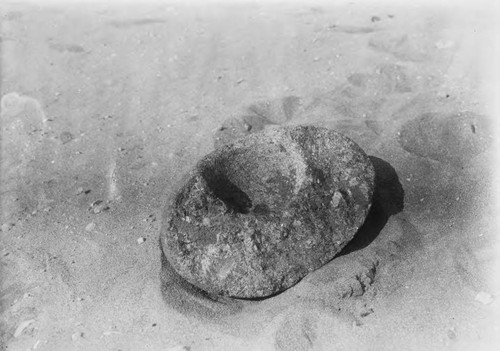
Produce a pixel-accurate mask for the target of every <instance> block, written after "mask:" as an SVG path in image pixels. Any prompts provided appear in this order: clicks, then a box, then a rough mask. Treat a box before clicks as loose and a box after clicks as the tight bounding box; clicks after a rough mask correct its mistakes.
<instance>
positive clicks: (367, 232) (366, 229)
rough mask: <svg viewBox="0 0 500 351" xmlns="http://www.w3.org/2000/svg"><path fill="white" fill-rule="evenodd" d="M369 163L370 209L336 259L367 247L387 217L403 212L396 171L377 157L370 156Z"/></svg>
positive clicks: (402, 192) (401, 188) (401, 190)
mask: <svg viewBox="0 0 500 351" xmlns="http://www.w3.org/2000/svg"><path fill="white" fill-rule="evenodd" d="M370 161H372V164H373V167H374V168H375V191H374V193H373V201H372V207H371V209H370V212H369V213H368V216H367V217H366V220H365V223H364V224H363V225H362V226H361V228H359V230H358V232H357V233H356V235H355V236H354V238H353V239H352V240H351V241H350V242H349V244H347V245H346V246H345V247H344V249H343V250H342V251H341V252H340V253H339V254H338V255H337V256H336V257H339V256H343V255H347V254H349V253H351V252H353V251H357V250H361V249H363V248H365V247H367V246H368V245H369V244H370V243H371V242H372V241H373V240H375V238H376V237H377V236H378V235H379V234H380V232H381V231H382V229H383V228H384V226H385V224H386V223H387V220H388V219H389V217H390V216H393V215H395V214H397V213H399V212H401V211H402V210H403V207H404V190H403V186H402V185H401V183H400V181H399V177H398V175H397V173H396V170H395V169H394V168H393V167H392V166H391V165H390V164H389V162H386V161H384V160H382V159H380V158H378V157H375V156H370Z"/></svg>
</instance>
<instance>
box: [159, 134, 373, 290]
mask: <svg viewBox="0 0 500 351" xmlns="http://www.w3.org/2000/svg"><path fill="white" fill-rule="evenodd" d="M374 177H375V172H374V169H373V166H372V164H371V162H370V160H369V158H368V157H367V156H366V154H365V153H364V152H363V150H361V148H360V147H359V146H357V145H356V144H355V143H354V142H353V141H351V140H350V139H348V138H346V137H345V136H343V135H341V134H339V133H337V132H334V131H332V130H328V129H324V128H316V127H312V126H299V127H287V128H274V129H270V130H267V131H265V132H262V133H257V134H252V135H250V136H247V137H245V138H242V139H239V140H237V141H236V142H234V143H233V144H229V145H225V146H223V147H221V148H219V149H217V150H215V151H214V152H212V153H210V154H209V155H207V156H206V157H204V158H203V159H202V160H201V161H200V162H199V163H198V164H197V165H196V166H195V168H194V169H193V170H192V171H191V172H190V173H189V175H188V176H187V178H186V179H185V181H184V183H183V184H182V186H181V187H180V189H179V190H178V192H177V193H176V194H175V196H174V198H173V200H172V202H171V204H170V205H169V206H167V208H166V209H165V211H164V215H163V225H162V230H161V234H160V236H161V245H162V249H163V251H164V253H165V255H166V257H167V259H168V261H169V262H170V264H171V265H172V267H173V268H174V269H175V270H176V271H177V272H178V273H179V274H180V275H181V276H182V277H183V278H185V279H186V280H187V281H188V282H190V283H191V284H193V285H195V286H197V287H199V288H201V289H203V290H204V291H206V292H209V293H211V294H217V295H225V296H231V297H238V298H257V297H265V296H269V295H272V294H275V293H278V292H280V291H282V290H284V289H286V288H288V287H290V286H292V285H293V284H295V283H296V282H297V281H299V280H300V279H301V278H303V277H304V276H305V275H307V274H308V273H309V272H312V271H314V270H315V269H317V268H319V267H321V266H322V265H324V264H325V263H327V262H328V261H330V260H331V259H332V258H333V257H334V256H335V255H336V254H337V253H338V252H339V251H340V250H341V249H342V248H343V247H344V246H345V245H346V244H347V243H348V242H349V241H350V240H351V239H352V238H353V236H354V234H355V233H356V231H357V230H358V228H359V227H360V226H361V225H362V224H363V222H364V220H365V217H366V215H367V214H368V211H369V209H370V206H371V200H372V194H373V190H374V189H373V188H374Z"/></svg>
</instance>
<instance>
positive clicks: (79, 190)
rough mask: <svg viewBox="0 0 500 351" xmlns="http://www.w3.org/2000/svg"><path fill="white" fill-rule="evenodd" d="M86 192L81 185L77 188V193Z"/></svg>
mask: <svg viewBox="0 0 500 351" xmlns="http://www.w3.org/2000/svg"><path fill="white" fill-rule="evenodd" d="M83 192H84V190H83V188H82V187H79V188H78V189H76V195H80V194H82V193H83Z"/></svg>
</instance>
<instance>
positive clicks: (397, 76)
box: [214, 64, 422, 148]
mask: <svg viewBox="0 0 500 351" xmlns="http://www.w3.org/2000/svg"><path fill="white" fill-rule="evenodd" d="M421 88H422V87H421V85H420V84H419V83H417V81H416V79H415V78H414V77H413V76H412V74H411V73H410V72H409V70H408V69H407V68H406V67H404V66H402V65H397V64H381V65H379V66H377V67H376V69H375V70H374V71H373V72H355V73H353V74H351V75H350V76H349V77H348V78H347V81H346V82H345V83H344V84H341V85H339V86H338V87H336V88H335V89H333V90H331V91H328V92H326V93H322V94H319V95H316V96H311V97H298V96H285V97H282V98H278V99H274V100H265V101H258V102H255V103H253V104H250V105H249V106H246V107H245V108H244V109H243V111H242V112H241V113H240V114H239V116H236V117H231V118H228V119H226V120H225V121H224V122H223V123H222V125H221V127H220V128H218V130H217V131H216V133H215V135H214V146H215V148H218V147H220V146H222V145H225V144H228V143H230V142H232V141H234V140H236V139H238V138H241V137H244V136H246V135H249V134H252V133H256V132H259V131H261V130H263V129H264V128H266V127H268V126H272V125H294V124H314V125H318V126H324V127H328V128H334V129H337V130H339V131H340V132H343V133H345V134H346V135H347V136H349V137H351V138H353V139H354V140H355V141H357V142H361V146H362V147H363V146H364V145H363V143H362V141H364V140H367V139H368V138H369V137H371V138H372V139H373V138H374V137H376V136H377V135H379V134H380V133H381V132H382V131H383V129H384V126H383V121H384V119H386V118H387V117H386V116H390V115H391V109H395V108H399V107H400V106H399V105H397V104H394V101H400V100H403V99H404V97H406V96H407V95H405V94H408V93H413V92H416V91H418V90H420V89H421ZM388 102H390V103H388ZM384 104H385V105H387V106H384ZM392 112H394V111H392Z"/></svg>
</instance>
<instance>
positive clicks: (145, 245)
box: [0, 2, 500, 351]
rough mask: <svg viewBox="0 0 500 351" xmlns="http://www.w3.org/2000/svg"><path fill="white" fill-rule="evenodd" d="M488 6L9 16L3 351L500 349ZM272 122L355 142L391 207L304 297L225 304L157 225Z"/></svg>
mask: <svg viewBox="0 0 500 351" xmlns="http://www.w3.org/2000/svg"><path fill="white" fill-rule="evenodd" d="M492 3H493V2H484V3H482V2H479V3H477V2H470V3H469V4H466V6H457V5H456V4H455V5H453V4H452V5H450V4H440V5H438V4H431V3H428V4H423V3H418V2H412V3H409V2H404V4H400V5H397V4H396V3H395V2H388V3H380V2H373V3H371V4H370V3H345V2H344V3H339V4H337V5H331V4H327V3H314V4H309V3H307V4H306V3H305V2H303V3H283V4H264V3H252V4H246V5H245V4H238V5H228V4H226V5H218V6H215V5H213V4H205V5H203V4H201V3H195V4H191V5H187V4H181V3H175V2H170V3H151V4H147V5H139V4H138V3H135V4H134V3H132V4H128V5H127V6H125V5H119V4H105V3H103V4H100V5H97V4H94V5H89V4H83V3H82V4H72V5H71V6H70V5H57V4H49V3H47V4H43V5H42V4H28V3H20V2H11V3H2V4H1V12H2V17H1V42H0V45H1V58H2V66H1V77H2V82H1V96H2V100H1V156H2V158H1V189H0V191H1V195H0V196H1V222H0V224H1V225H2V226H1V233H0V234H1V249H0V250H1V251H0V257H1V262H2V265H1V295H0V298H1V300H0V302H1V311H0V312H1V321H0V323H1V324H0V346H1V348H2V349H6V350H123V351H125V350H192V351H195V350H393V349H394V350H443V349H446V350H447V349H449V350H470V349H474V350H494V349H495V345H498V344H500V336H499V335H500V333H499V329H500V322H499V321H500V318H499V317H500V303H499V301H498V299H499V296H500V295H499V294H500V281H499V279H498V278H497V277H500V270H499V269H498V267H499V265H498V261H499V257H498V255H497V252H498V251H497V250H498V248H499V242H498V240H497V237H496V236H497V233H498V225H497V220H496V214H497V213H498V210H499V207H498V202H497V201H496V200H497V199H496V197H495V196H496V195H495V190H496V188H495V184H497V183H498V179H499V177H498V172H497V171H496V169H495V167H494V165H495V162H496V159H497V152H496V151H495V150H496V149H495V140H496V139H495V136H496V132H495V130H496V129H495V128H496V124H495V118H494V117H495V112H494V107H495V103H496V102H495V100H493V99H492V97H493V96H494V92H495V91H496V90H495V85H494V81H493V80H491V79H490V78H491V76H492V75H493V71H492V69H491V67H492V66H491V65H492V63H493V62H496V61H495V56H493V53H494V50H495V44H494V40H495V38H498V37H497V36H496V33H497V29H498V26H497V24H496V23H495V22H498V21H497V18H498V16H497V14H496V13H495V12H494V11H493V10H494V9H493V7H492V6H491V4H492ZM462 5H463V4H462ZM291 101H292V102H293V108H291V109H289V108H288V107H286V106H288V105H287V104H288V103H289V102H291ZM256 114H257V115H261V117H262V116H263V117H265V118H267V119H269V120H271V121H272V122H273V123H274V125H273V126H271V127H279V126H280V125H299V124H314V125H318V126H323V127H328V128H332V129H335V130H338V131H340V132H342V133H344V134H345V135H347V136H349V137H350V138H352V139H353V140H354V141H356V142H357V143H358V144H359V145H360V146H361V147H362V148H363V149H364V150H365V151H366V153H367V154H368V155H370V157H371V160H372V162H373V163H374V166H375V169H376V172H377V177H378V178H377V184H378V185H377V192H378V193H377V201H376V202H375V203H374V206H373V209H372V212H371V213H370V215H369V216H368V218H367V220H366V222H365V225H364V226H363V227H362V228H361V230H360V231H359V232H358V234H357V235H356V237H355V239H354V240H353V242H352V243H351V244H350V245H349V246H348V247H347V248H346V249H345V250H344V251H343V253H342V254H341V256H339V257H337V258H335V259H334V260H333V261H331V262H330V263H328V264H327V265H326V266H324V267H322V268H321V269H319V270H318V271H316V272H314V273H312V274H310V275H308V276H307V277H306V278H304V279H303V280H302V281H300V282H299V283H298V284H297V285H295V286H294V287H292V288H290V289H289V290H287V291H285V292H284V293H282V294H280V295H277V296H275V297H272V298H270V299H266V300H262V301H237V302H235V301H230V300H227V301H226V300H222V301H213V300H210V299H209V298H208V297H207V296H206V295H204V294H202V293H200V292H198V291H196V290H193V289H191V288H190V287H188V286H186V285H185V284H184V283H183V282H182V281H181V280H179V279H178V277H176V276H175V274H174V273H173V272H172V270H171V269H170V268H169V267H168V265H167V264H165V262H164V261H163V263H162V258H161V254H160V249H159V245H158V232H159V227H160V225H161V215H162V208H163V207H164V206H165V204H166V203H167V202H168V201H169V200H170V199H171V197H172V193H173V192H174V191H175V190H176V189H177V186H178V185H179V184H180V182H181V180H182V178H183V176H184V175H185V174H186V173H187V172H188V171H189V169H190V168H191V167H192V166H193V165H194V164H195V163H196V162H197V161H198V160H199V159H200V158H201V157H203V156H204V155H206V154H207V153H209V152H210V151H212V150H213V148H214V144H217V143H218V142H220V140H221V139H219V140H217V138H218V137H219V138H220V137H221V135H222V137H223V138H224V140H226V141H230V140H232V139H234V138H236V137H238V136H239V135H241V134H242V133H243V134H245V131H247V132H258V130H259V129H262V128H269V127H270V126H268V125H265V126H264V125H259V124H258V119H256V118H253V119H252V118H250V119H248V118H247V119H246V120H245V119H244V116H249V115H252V116H255V115H256ZM241 121H253V123H254V124H255V126H254V127H255V128H252V129H250V131H248V127H247V126H245V125H244V123H243V124H242V122H241ZM224 124H226V125H227V124H230V125H231V126H233V127H232V128H228V129H226V132H225V134H224V133H223V134H221V133H220V131H219V127H220V126H222V125H224ZM241 125H243V127H244V130H243V129H241ZM238 128H240V129H238ZM228 133H229V134H228ZM162 264H163V266H162ZM162 267H163V268H162Z"/></svg>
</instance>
